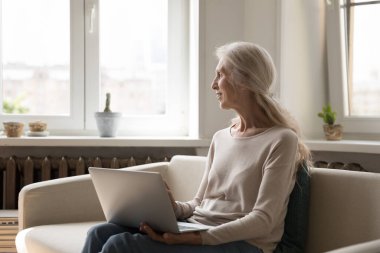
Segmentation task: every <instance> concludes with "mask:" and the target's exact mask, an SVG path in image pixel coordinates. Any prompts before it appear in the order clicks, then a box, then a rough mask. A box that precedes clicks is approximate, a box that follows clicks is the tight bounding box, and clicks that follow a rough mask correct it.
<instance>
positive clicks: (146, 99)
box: [99, 0, 168, 115]
mask: <svg viewBox="0 0 380 253" xmlns="http://www.w3.org/2000/svg"><path fill="white" fill-rule="evenodd" d="M167 5H168V3H167V0H139V1H134V0H104V1H101V2H100V3H99V6H100V8H99V9H100V13H99V27H100V30H99V36H100V42H99V43H100V76H101V103H100V104H101V105H104V101H103V100H104V98H105V93H107V92H110V93H111V94H112V95H111V97H112V99H111V100H112V102H111V110H113V111H120V112H123V113H124V114H128V115H137V114H138V115H144V114H145V115H147V114H149V115H158V114H164V113H165V112H166V108H165V106H166V104H165V100H166V99H165V94H166V89H167V53H168V51H167V36H168V29H167V27H168V24H167V22H168V21H167V13H168V11H167V10H168V6H167ZM101 109H102V108H101Z"/></svg>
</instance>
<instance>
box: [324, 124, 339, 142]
mask: <svg viewBox="0 0 380 253" xmlns="http://www.w3.org/2000/svg"><path fill="white" fill-rule="evenodd" d="M323 131H324V132H325V137H326V139H327V140H329V141H338V140H341V139H342V136H343V126H342V125H340V124H337V125H327V124H326V125H323Z"/></svg>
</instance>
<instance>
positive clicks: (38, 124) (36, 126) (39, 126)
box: [29, 121, 47, 132]
mask: <svg viewBox="0 0 380 253" xmlns="http://www.w3.org/2000/svg"><path fill="white" fill-rule="evenodd" d="M46 127H47V124H46V123H45V122H42V121H34V122H30V123H29V130H30V131H31V132H43V131H45V130H46Z"/></svg>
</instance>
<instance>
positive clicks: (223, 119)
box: [200, 0, 244, 138]
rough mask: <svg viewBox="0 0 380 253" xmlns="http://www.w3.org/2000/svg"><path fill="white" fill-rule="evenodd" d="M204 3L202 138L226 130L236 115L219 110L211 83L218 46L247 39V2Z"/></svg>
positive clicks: (201, 89) (236, 0) (211, 1)
mask: <svg viewBox="0 0 380 253" xmlns="http://www.w3.org/2000/svg"><path fill="white" fill-rule="evenodd" d="M201 4H203V7H204V12H203V13H201V15H203V17H202V18H203V20H204V25H203V27H201V28H202V31H201V33H202V34H201V36H200V43H201V44H203V46H201V48H203V50H201V56H200V58H201V59H200V60H201V61H203V66H204V76H203V77H202V78H201V84H200V94H201V97H202V101H200V118H201V120H200V131H201V133H200V137H203V138H211V137H212V135H213V134H214V133H215V132H216V131H217V130H219V129H222V128H224V127H227V126H228V124H229V122H230V119H231V118H233V116H234V114H233V112H232V111H225V110H221V109H219V103H218V101H217V99H216V96H215V92H214V91H212V90H211V81H212V80H213V78H214V74H215V67H216V65H217V63H218V62H217V59H216V56H215V49H216V47H218V46H221V45H223V44H226V43H228V42H232V41H237V40H243V39H244V0H207V1H205V0H203V1H202V0H201ZM202 56H203V59H202ZM201 66H202V64H201ZM200 72H202V71H200ZM202 81H203V82H202Z"/></svg>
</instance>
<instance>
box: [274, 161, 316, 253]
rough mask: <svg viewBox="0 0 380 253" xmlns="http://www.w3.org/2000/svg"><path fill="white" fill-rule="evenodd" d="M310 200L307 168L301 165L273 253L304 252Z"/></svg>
mask: <svg viewBox="0 0 380 253" xmlns="http://www.w3.org/2000/svg"><path fill="white" fill-rule="evenodd" d="M309 199H310V176H309V173H308V169H307V166H306V165H305V164H304V163H302V164H301V165H300V168H299V169H298V172H297V181H296V184H295V185H294V188H293V190H292V192H291V194H290V197H289V203H288V211H287V213H286V217H285V228H284V234H283V236H282V238H281V242H280V243H279V244H278V245H277V247H276V249H275V251H274V252H275V253H282V252H284V253H285V252H286V253H302V252H305V243H306V237H307V227H308V217H309Z"/></svg>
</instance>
